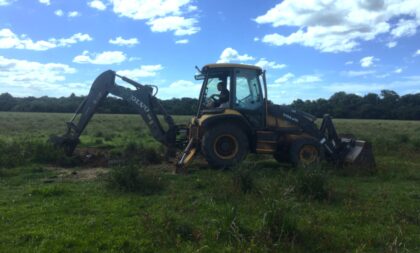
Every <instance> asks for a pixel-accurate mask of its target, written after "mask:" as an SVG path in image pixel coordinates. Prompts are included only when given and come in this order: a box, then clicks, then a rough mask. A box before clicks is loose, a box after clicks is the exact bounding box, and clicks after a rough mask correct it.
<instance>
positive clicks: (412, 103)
mask: <svg viewBox="0 0 420 253" xmlns="http://www.w3.org/2000/svg"><path fill="white" fill-rule="evenodd" d="M83 99H85V96H75V95H74V94H71V95H70V96H69V97H60V98H53V97H46V96H44V97H40V98H35V97H24V98H19V97H13V96H12V95H10V94H9V93H3V94H1V95H0V111H14V112H74V111H75V110H76V108H77V107H78V106H79V104H80V103H81V102H82V101H83ZM161 103H162V105H163V107H164V108H165V109H166V110H167V112H168V113H169V114H172V115H193V114H195V113H196V112H197V106H198V100H197V99H195V98H181V99H177V98H173V99H168V100H161ZM291 106H292V107H294V108H296V109H299V110H302V111H305V112H308V113H311V114H313V115H315V116H317V117H322V116H323V115H324V114H330V115H331V116H333V117H335V118H358V119H402V120H420V93H416V94H407V95H404V96H400V95H398V94H397V93H396V92H395V91H392V90H382V91H381V92H380V94H375V93H369V94H366V95H364V96H359V95H356V94H351V93H350V94H349V93H345V92H337V93H335V94H334V95H332V96H331V97H330V98H329V99H323V98H320V99H317V100H305V101H303V100H301V99H297V100H295V101H293V102H292V103H291ZM97 112H98V113H127V114H134V113H137V112H136V110H135V109H134V107H132V106H130V105H129V104H128V102H126V101H124V100H122V99H119V98H115V97H106V98H105V99H104V101H103V102H102V103H101V104H100V106H99V108H98V110H97Z"/></svg>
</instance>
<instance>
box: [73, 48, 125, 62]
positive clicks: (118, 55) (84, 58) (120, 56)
mask: <svg viewBox="0 0 420 253" xmlns="http://www.w3.org/2000/svg"><path fill="white" fill-rule="evenodd" d="M126 59H127V57H126V56H125V54H124V53H123V52H121V51H105V52H102V53H99V54H96V53H94V54H91V53H89V51H83V53H82V54H81V55H78V56H76V57H74V59H73V62H75V63H81V64H86V63H90V64H100V65H107V64H118V63H121V62H123V61H125V60H126Z"/></svg>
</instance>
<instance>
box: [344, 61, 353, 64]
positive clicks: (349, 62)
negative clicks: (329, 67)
mask: <svg viewBox="0 0 420 253" xmlns="http://www.w3.org/2000/svg"><path fill="white" fill-rule="evenodd" d="M345 64H346V65H352V64H353V61H346V63H345Z"/></svg>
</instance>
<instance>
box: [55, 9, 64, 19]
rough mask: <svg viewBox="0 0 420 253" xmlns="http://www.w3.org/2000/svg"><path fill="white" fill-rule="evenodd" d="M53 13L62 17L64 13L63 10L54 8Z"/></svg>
mask: <svg viewBox="0 0 420 253" xmlns="http://www.w3.org/2000/svg"><path fill="white" fill-rule="evenodd" d="M54 14H55V15H56V16H59V17H62V16H63V15H64V12H63V10H60V9H59V10H56V11H54Z"/></svg>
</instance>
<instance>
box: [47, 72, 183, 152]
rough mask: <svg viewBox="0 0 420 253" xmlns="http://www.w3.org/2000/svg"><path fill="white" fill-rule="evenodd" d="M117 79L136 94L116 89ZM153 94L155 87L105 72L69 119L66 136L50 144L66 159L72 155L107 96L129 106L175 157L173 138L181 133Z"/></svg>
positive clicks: (176, 142)
mask: <svg viewBox="0 0 420 253" xmlns="http://www.w3.org/2000/svg"><path fill="white" fill-rule="evenodd" d="M117 77H118V78H120V79H121V80H123V81H125V82H127V83H129V84H130V85H132V86H134V87H135V90H131V89H128V88H125V87H122V86H119V85H117V84H116V82H115V79H116V78H117ZM155 89H156V92H155V94H154V91H155ZM156 93H157V87H156V86H152V85H144V84H140V83H138V82H136V81H134V80H131V79H129V78H126V77H124V76H120V75H118V74H116V73H115V72H114V71H112V70H108V71H105V72H103V73H102V74H100V75H99V76H98V77H97V78H96V79H95V81H94V82H93V84H92V87H91V89H90V91H89V95H88V96H87V97H86V98H85V99H84V101H83V102H82V103H81V104H80V105H79V107H78V108H77V110H76V112H75V114H74V116H73V117H72V119H71V120H70V121H69V122H67V132H66V133H65V134H64V135H62V136H53V137H51V138H50V140H51V141H52V142H53V143H54V144H55V145H56V146H60V147H62V148H64V151H65V152H66V154H67V155H71V154H72V153H73V151H74V149H75V148H76V146H77V144H78V143H79V142H80V141H79V136H80V135H81V134H82V132H83V130H84V129H85V128H86V126H87V124H88V123H89V121H90V119H91V118H92V116H93V114H94V113H95V112H96V110H97V108H98V106H99V104H100V103H101V102H102V101H103V100H104V99H105V97H106V96H107V95H108V94H112V95H115V96H117V97H120V98H122V99H124V100H125V101H127V102H128V103H129V104H130V105H132V106H133V107H134V108H135V109H136V110H137V112H138V113H139V114H140V116H141V117H142V118H143V120H144V122H145V123H146V125H147V126H148V128H149V130H150V132H151V134H152V136H153V137H154V138H155V139H156V140H157V141H159V142H160V143H162V144H163V145H165V146H166V147H167V154H174V153H175V148H176V146H177V145H179V141H177V139H176V136H177V134H178V132H179V131H180V126H178V125H175V123H174V120H173V118H172V117H171V116H170V115H169V114H168V113H167V112H166V111H165V109H164V108H163V106H162V105H161V103H160V102H159V100H158V99H157V98H156V97H155V95H156ZM157 110H159V111H160V112H161V113H162V114H163V119H164V121H165V122H166V124H167V125H168V129H167V130H164V128H163V127H162V124H161V122H160V121H159V119H158V117H157V114H156V111H157Z"/></svg>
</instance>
